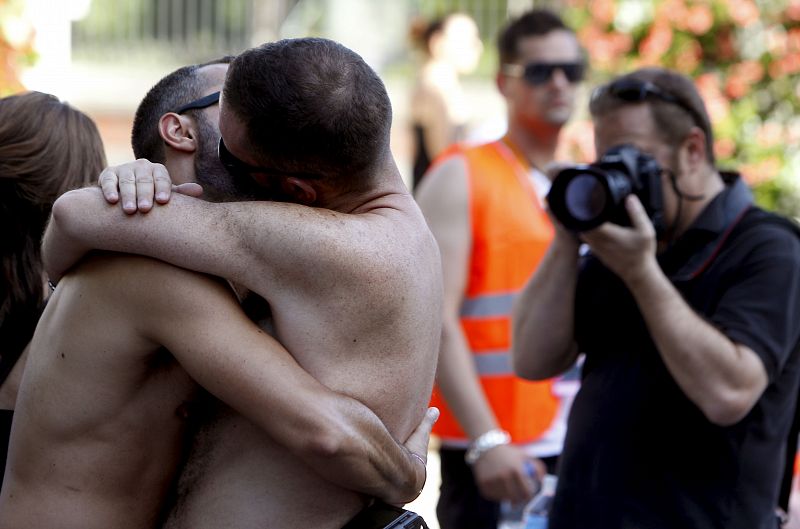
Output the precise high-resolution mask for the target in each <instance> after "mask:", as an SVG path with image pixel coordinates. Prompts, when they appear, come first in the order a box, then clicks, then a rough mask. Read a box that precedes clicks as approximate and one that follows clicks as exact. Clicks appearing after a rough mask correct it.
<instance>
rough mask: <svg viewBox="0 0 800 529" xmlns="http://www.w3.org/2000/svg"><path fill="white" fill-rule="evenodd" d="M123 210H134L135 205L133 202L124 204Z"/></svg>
mask: <svg viewBox="0 0 800 529" xmlns="http://www.w3.org/2000/svg"><path fill="white" fill-rule="evenodd" d="M125 209H136V204H134V203H133V202H125Z"/></svg>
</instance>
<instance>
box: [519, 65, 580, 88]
mask: <svg viewBox="0 0 800 529" xmlns="http://www.w3.org/2000/svg"><path fill="white" fill-rule="evenodd" d="M556 70H561V72H562V73H563V74H564V77H566V78H567V81H569V82H570V83H577V82H578V81H582V80H583V76H584V74H585V73H586V65H585V64H584V63H582V62H531V63H528V64H526V65H524V66H523V65H522V64H504V65H503V73H504V74H506V75H510V76H511V77H521V78H522V79H524V80H525V82H527V83H528V84H530V85H534V86H536V85H542V84H545V83H546V82H548V81H549V80H550V79H551V78H552V77H553V74H554V73H555V71H556Z"/></svg>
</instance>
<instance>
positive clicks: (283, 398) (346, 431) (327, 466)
mask: <svg viewBox="0 0 800 529" xmlns="http://www.w3.org/2000/svg"><path fill="white" fill-rule="evenodd" d="M120 260H121V261H122V260H123V259H122V258H120ZM134 265H135V268H134ZM117 268H118V270H117V271H116V272H115V271H113V270H109V271H108V272H107V273H109V274H111V276H110V277H114V276H115V275H117V276H122V277H124V278H125V279H124V282H125V284H127V285H130V286H131V290H136V291H137V293H136V295H133V293H131V294H132V295H131V296H128V299H127V304H128V305H131V310H135V311H136V313H137V314H138V315H139V318H141V320H142V326H143V328H144V329H146V330H147V331H146V332H147V334H149V337H150V339H152V340H153V341H154V342H155V343H157V344H160V345H163V346H165V347H166V348H167V349H169V350H170V351H171V352H172V353H173V355H175V357H176V358H177V359H178V361H179V362H180V363H181V365H182V366H183V367H184V369H186V371H187V372H188V373H189V374H190V376H192V378H194V379H195V380H196V381H197V382H198V383H199V384H200V385H202V386H203V387H205V388H206V389H207V390H208V391H209V392H211V393H212V394H213V395H215V396H216V397H218V398H219V399H221V400H222V401H224V402H225V403H227V404H228V405H230V406H231V407H232V408H234V409H235V410H236V411H238V412H239V413H241V414H242V415H243V416H245V417H246V418H248V419H249V420H250V421H252V422H253V423H254V424H256V425H257V426H259V427H260V428H261V429H263V430H264V431H265V432H266V433H267V434H268V435H270V436H271V437H272V438H273V439H275V441H276V442H278V443H279V444H281V445H283V446H285V447H286V448H287V449H289V450H290V451H291V452H292V453H294V454H295V455H297V456H298V457H300V458H301V459H303V460H304V461H306V462H307V463H309V465H310V466H311V468H313V469H314V470H315V471H316V472H317V473H319V474H320V475H321V476H322V477H324V478H325V479H327V480H329V481H331V482H333V483H335V484H337V485H339V486H341V487H344V488H348V489H351V490H355V491H357V492H360V493H363V494H368V495H370V496H375V497H379V498H381V499H383V500H385V501H387V502H392V503H398V504H401V503H405V502H408V501H411V500H413V499H414V498H415V497H416V496H417V495H418V494H419V492H420V490H421V489H422V486H423V485H424V483H425V466H424V463H425V456H426V453H427V442H428V435H429V434H430V428H431V426H432V425H433V422H434V421H435V419H436V417H437V416H438V412H436V411H435V410H434V411H430V410H429V412H428V414H426V416H425V417H424V418H423V421H422V423H421V425H420V427H419V428H418V429H417V430H416V431H415V432H414V433H413V434H412V436H411V437H410V438H409V439H408V440H407V446H402V445H400V444H399V443H398V442H396V441H395V439H394V438H393V437H392V436H391V434H390V433H389V432H388V430H387V429H386V427H385V426H384V425H383V423H382V422H381V421H380V419H379V418H378V417H377V416H376V415H375V414H374V413H373V412H372V411H371V410H370V409H369V408H367V407H366V406H364V405H363V404H361V403H360V402H358V401H357V400H355V399H352V398H349V397H347V396H344V395H341V394H337V393H334V392H333V391H331V390H330V389H328V388H326V387H325V386H323V385H322V384H321V383H319V382H318V381H317V380H316V379H314V378H313V377H312V376H311V375H309V374H308V373H307V372H306V371H304V370H303V369H302V367H301V366H300V365H298V364H297V362H296V361H295V360H294V358H293V357H292V356H291V355H290V354H289V352H288V351H287V350H286V349H285V348H283V346H281V345H280V344H279V343H278V342H277V341H276V340H274V339H273V338H272V337H270V336H269V335H267V334H266V333H264V332H263V331H262V330H261V329H259V328H258V327H257V326H256V325H255V324H253V323H252V322H251V321H250V320H249V319H248V318H247V317H246V316H245V314H244V313H243V312H242V310H241V308H240V307H239V305H238V302H237V300H236V298H235V297H234V295H233V294H232V292H231V290H230V289H229V288H228V287H227V286H225V285H224V284H223V283H222V282H220V281H216V280H214V279H212V278H210V277H208V276H202V275H200V274H195V273H192V272H188V271H186V270H182V269H178V268H175V267H172V266H168V265H165V264H163V263H159V262H156V261H152V260H149V259H141V258H133V257H129V258H125V259H124V262H123V264H121V265H118V266H117ZM117 272H118V273H117ZM143 281H146V282H147V283H148V284H150V285H152V286H153V287H154V288H153V289H152V291H151V292H148V289H141V288H140V286H141V285H142V284H143V283H142V282H143Z"/></svg>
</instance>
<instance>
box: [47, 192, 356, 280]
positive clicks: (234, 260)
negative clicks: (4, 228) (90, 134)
mask: <svg viewBox="0 0 800 529" xmlns="http://www.w3.org/2000/svg"><path fill="white" fill-rule="evenodd" d="M357 217H360V216H359V215H343V214H339V213H336V212H334V211H331V210H327V209H320V208H310V207H305V206H301V205H297V204H287V203H278V202H230V203H224V204H214V203H209V202H205V201H202V200H199V199H196V198H192V197H187V196H183V195H180V194H173V195H172V198H171V199H170V202H169V204H166V205H163V206H159V207H156V208H154V209H153V210H152V211H150V212H149V213H147V214H145V215H135V216H133V217H131V216H128V215H126V214H125V213H123V212H122V210H121V208H120V207H119V206H115V205H110V204H107V203H106V202H105V200H104V199H103V198H102V193H101V191H100V190H99V189H98V188H85V189H79V190H75V191H70V192H68V193H66V194H64V195H62V196H61V197H60V198H59V199H58V200H57V201H56V203H55V204H54V206H53V214H52V217H51V220H50V223H49V226H48V228H47V230H46V232H45V236H44V240H43V247H42V250H43V257H44V260H45V266H46V268H47V272H48V274H49V275H50V277H51V279H53V280H57V279H58V278H59V277H60V276H61V275H63V274H64V272H65V271H66V270H67V269H68V268H69V267H70V266H72V265H73V264H74V263H75V261H76V260H77V259H78V258H80V256H82V255H84V254H85V253H86V252H88V251H89V250H90V249H98V250H107V251H116V252H125V253H135V254H140V255H146V256H149V257H154V258H157V259H161V260H164V261H167V262H169V263H171V264H174V265H176V266H180V267H183V268H188V269H192V270H197V271H200V272H205V273H209V274H212V275H217V276H221V277H226V278H229V279H232V280H234V281H237V282H239V283H241V284H243V285H245V286H247V287H248V288H250V289H251V290H253V291H256V292H259V293H261V294H262V295H263V293H264V292H269V291H274V290H273V289H275V288H281V287H282V286H284V285H287V281H286V278H287V277H295V278H296V277H297V274H298V273H299V272H306V270H305V269H303V268H301V267H299V264H303V266H307V267H308V266H313V264H314V263H325V267H324V268H322V267H318V268H321V269H319V270H316V272H318V273H304V274H303V277H304V278H305V279H307V281H303V282H301V283H302V284H301V285H300V286H303V285H305V286H307V287H308V288H315V285H311V284H308V283H309V282H314V281H319V282H320V283H319V284H320V285H323V284H324V285H330V284H331V283H332V281H333V280H335V279H339V280H340V279H341V274H339V271H340V270H342V269H347V270H351V271H352V270H356V271H357V270H360V269H361V268H360V266H359V263H362V262H363V258H362V257H363V256H362V255H361V254H360V251H361V249H362V248H366V247H367V246H368V245H367V244H362V242H363V241H361V240H359V239H358V238H357V237H355V236H354V234H356V233H361V236H362V237H363V238H364V239H368V238H369V236H370V230H368V229H366V227H365V229H363V230H358V229H353V228H354V223H358V222H362V221H360V220H359V219H358V218H357ZM291 283H292V285H293V286H294V287H297V286H298V285H297V283H298V282H296V281H295V282H291Z"/></svg>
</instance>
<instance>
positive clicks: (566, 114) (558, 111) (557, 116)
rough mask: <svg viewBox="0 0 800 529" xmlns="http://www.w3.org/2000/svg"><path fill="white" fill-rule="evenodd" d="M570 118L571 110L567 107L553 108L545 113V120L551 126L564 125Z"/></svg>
mask: <svg viewBox="0 0 800 529" xmlns="http://www.w3.org/2000/svg"><path fill="white" fill-rule="evenodd" d="M570 117H572V109H571V108H568V107H563V108H561V107H555V108H551V109H549V110H548V111H547V115H546V116H545V120H546V121H547V122H548V123H550V124H551V125H564V124H565V123H566V122H567V121H569V118H570Z"/></svg>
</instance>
